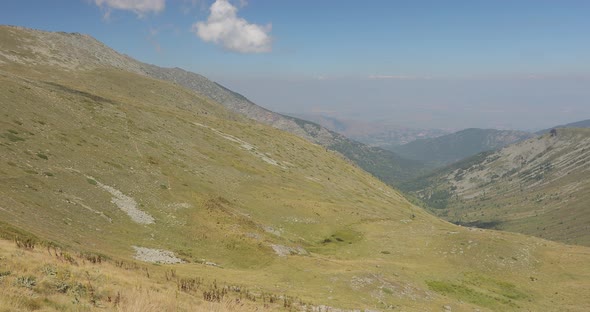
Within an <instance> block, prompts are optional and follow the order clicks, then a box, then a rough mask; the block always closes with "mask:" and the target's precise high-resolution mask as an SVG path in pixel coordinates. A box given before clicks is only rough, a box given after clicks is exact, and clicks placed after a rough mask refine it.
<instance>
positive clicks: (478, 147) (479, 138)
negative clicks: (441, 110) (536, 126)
mask: <svg viewBox="0 0 590 312" xmlns="http://www.w3.org/2000/svg"><path fill="white" fill-rule="evenodd" d="M532 136H533V134H531V133H528V132H524V131H516V130H497V129H479V128H468V129H464V130H461V131H458V132H455V133H451V134H446V135H442V136H439V137H436V138H427V139H418V140H415V141H413V142H410V143H407V144H404V145H398V146H395V147H393V148H392V149H393V150H394V151H395V152H396V153H398V154H400V155H402V156H403V157H406V158H408V159H414V160H417V161H421V162H424V163H426V164H428V165H429V166H430V167H435V168H436V167H441V166H444V165H448V164H451V163H453V162H456V161H459V160H461V159H464V158H467V157H470V156H473V155H476V154H478V153H480V152H484V151H487V150H495V149H498V148H501V147H503V146H506V145H508V144H511V143H514V142H518V141H521V140H524V139H528V138H531V137H532Z"/></svg>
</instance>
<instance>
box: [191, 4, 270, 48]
mask: <svg viewBox="0 0 590 312" xmlns="http://www.w3.org/2000/svg"><path fill="white" fill-rule="evenodd" d="M241 3H245V2H241ZM237 13H238V9H237V8H236V7H235V6H233V5H232V4H231V3H229V2H228V1H227V0H216V1H215V2H214V3H213V4H212V5H211V14H209V17H208V18H207V21H206V22H197V23H195V24H193V27H192V31H193V32H194V33H195V34H197V36H199V38H201V39H202V40H203V41H206V42H213V43H215V44H220V45H222V46H223V47H224V48H226V49H228V50H231V51H235V52H240V53H263V52H270V51H271V49H272V47H271V46H272V39H271V37H270V35H269V33H270V31H271V29H272V25H271V24H268V25H265V26H260V25H256V24H251V23H248V21H246V20H245V19H243V18H241V17H238V16H237Z"/></svg>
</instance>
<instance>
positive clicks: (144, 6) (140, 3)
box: [94, 0, 166, 18]
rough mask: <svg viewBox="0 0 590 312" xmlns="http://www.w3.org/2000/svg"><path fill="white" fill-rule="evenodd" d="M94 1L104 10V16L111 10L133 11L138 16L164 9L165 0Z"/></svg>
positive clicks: (107, 15) (106, 16)
mask: <svg viewBox="0 0 590 312" xmlns="http://www.w3.org/2000/svg"><path fill="white" fill-rule="evenodd" d="M94 3H95V4H96V5H98V6H99V7H101V8H104V9H105V10H106V13H105V18H108V17H109V15H110V13H111V10H112V9H115V10H127V11H133V12H134V13H135V14H137V15H138V16H144V15H145V14H147V13H150V12H153V13H158V12H161V11H163V10H164V7H165V6H166V0H94Z"/></svg>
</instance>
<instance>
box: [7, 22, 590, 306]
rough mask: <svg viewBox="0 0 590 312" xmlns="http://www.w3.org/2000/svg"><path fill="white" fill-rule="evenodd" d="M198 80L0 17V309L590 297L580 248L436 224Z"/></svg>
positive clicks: (270, 116) (336, 157)
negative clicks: (5, 21) (6, 22)
mask: <svg viewBox="0 0 590 312" xmlns="http://www.w3.org/2000/svg"><path fill="white" fill-rule="evenodd" d="M183 77H184V78H183ZM199 77H202V76H198V75H196V74H191V73H188V72H185V71H183V70H180V69H162V68H158V67H154V66H152V65H147V64H143V63H140V62H138V61H135V60H133V59H132V58H130V57H128V56H125V55H121V54H119V53H116V52H115V51H113V50H111V49H109V48H107V47H106V46H104V45H103V44H102V43H100V42H98V41H96V40H95V39H93V38H91V37H90V36H87V35H82V34H77V33H56V32H45V31H39V30H32V29H27V28H22V27H11V26H0V104H1V107H2V114H0V177H1V179H2V183H0V237H2V238H3V240H2V241H1V243H0V265H1V266H0V298H1V299H2V300H0V309H2V310H7V311H14V310H17V311H18V310H23V311H28V310H47V311H55V310H57V311H80V310H84V311H98V310H109V309H110V310H119V311H150V310H151V311H162V310H164V311H192V310H205V311H206V310H221V309H226V310H234V311H240V310H242V311H252V310H260V309H269V310H285V311H293V310H311V311H327V310H333V311H339V310H340V311H347V310H348V311H359V310H365V311H368V310H373V311H374V310H379V311H386V310H403V311H436V310H442V311H451V310H452V311H526V310H529V311H547V310H556V309H557V310H560V311H585V310H587V308H588V307H589V306H590V298H589V297H588V296H587V294H588V293H590V283H589V282H588V281H589V280H590V267H588V265H587V263H588V261H590V249H589V248H588V247H585V246H573V245H565V244H562V243H559V242H553V241H549V240H545V239H541V238H537V237H531V236H526V235H523V234H518V233H510V232H500V231H493V230H485V229H477V228H470V227H464V226H459V225H454V224H452V223H449V222H447V221H444V220H441V219H439V218H437V217H435V216H433V215H432V214H430V213H428V212H427V211H425V210H424V209H422V208H420V207H418V206H416V205H414V204H412V203H411V202H409V201H408V200H407V199H406V198H405V197H404V196H403V195H402V194H401V193H400V192H399V191H397V190H396V189H394V188H392V187H390V186H389V185H387V184H385V183H383V182H382V181H380V180H378V179H376V178H375V177H374V176H373V175H371V174H369V173H367V172H365V171H364V170H362V169H361V168H360V167H359V166H356V165H354V164H353V163H351V161H350V160H349V159H347V158H345V157H343V156H342V155H341V154H339V153H337V152H334V151H332V150H328V149H327V147H328V146H326V145H318V144H317V143H320V142H324V140H325V141H326V142H331V141H330V140H335V141H336V142H332V143H331V144H332V145H331V146H336V147H339V148H340V147H344V148H345V149H353V150H355V152H353V153H352V154H355V155H359V156H362V157H367V156H363V155H362V153H361V152H356V150H357V149H356V148H357V147H356V145H354V144H353V143H348V142H349V141H345V139H342V140H343V141H340V142H339V141H338V140H339V139H338V138H340V136H338V135H335V134H333V133H332V132H329V131H327V130H323V128H321V127H319V126H314V125H313V124H312V123H308V122H304V121H300V120H299V119H291V118H288V117H285V116H280V115H277V114H274V113H272V112H269V111H266V110H264V109H262V108H259V107H257V106H252V105H250V104H248V103H247V100H246V99H245V98H243V97H241V96H239V95H237V94H235V93H233V92H231V91H230V90H227V89H225V88H223V87H222V86H220V85H218V84H215V83H212V82H210V81H209V80H207V79H205V78H204V77H203V78H199ZM191 85H194V87H191ZM208 92H210V93H208ZM215 97H217V98H215ZM222 101H223V102H224V103H221V102H222ZM232 105H234V106H232ZM253 118H254V119H258V118H259V119H264V120H266V122H258V121H256V120H253ZM270 125H272V126H270ZM277 125H280V127H285V128H289V129H292V131H290V132H287V131H283V130H280V129H277V128H275V127H274V126H277ZM277 127H278V126H277ZM291 132H299V133H298V134H297V135H294V134H293V133H291ZM560 135H561V131H558V136H560ZM564 135H565V134H564ZM544 140H545V139H544ZM546 140H555V139H554V138H547V139H546ZM342 142H346V143H342ZM351 142H354V141H351ZM355 144H356V143H355ZM358 144H360V143H358ZM351 145H352V146H351ZM556 146H560V145H559V144H557V145H556ZM336 147H333V148H334V149H336ZM363 148H367V151H369V152H367V153H369V155H373V151H374V150H373V149H370V148H368V147H363ZM379 151H380V150H379ZM343 154H345V155H346V153H343ZM386 155H392V154H386ZM567 155H571V156H573V155H577V154H567ZM387 157H392V156H387ZM563 160H564V161H566V160H567V161H570V163H571V159H570V156H567V157H566V158H564V159H563ZM371 161H374V160H369V161H368V162H369V163H371ZM554 163H555V165H557V163H558V162H554ZM373 164H374V165H375V166H379V165H380V164H378V163H373ZM574 164H575V163H574ZM568 168H569V167H568ZM403 169H407V168H403ZM379 170H381V169H379ZM544 200H545V199H544ZM547 200H548V199H547Z"/></svg>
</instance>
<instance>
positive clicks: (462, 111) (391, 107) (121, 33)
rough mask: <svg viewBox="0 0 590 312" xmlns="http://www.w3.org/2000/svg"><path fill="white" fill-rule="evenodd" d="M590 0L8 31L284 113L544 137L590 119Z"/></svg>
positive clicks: (382, 4)
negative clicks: (113, 55) (49, 37)
mask: <svg viewBox="0 0 590 312" xmlns="http://www.w3.org/2000/svg"><path fill="white" fill-rule="evenodd" d="M589 16H590V1H587V0H486V1H484V0H446V1H443V0H430V1H427V0H367V1H352V0H350V1H349V0H298V1H288V0H52V1H43V0H18V1H17V0H14V1H9V0H7V1H3V2H2V5H1V8H0V24H9V25H19V26H25V27H30V28H36V29H42V30H50V31H66V32H80V33H85V34H89V35H91V36H93V37H95V38H96V39H98V40H100V41H102V42H104V43H105V44H107V45H108V46H110V47H112V48H114V49H115V50H117V51H119V52H121V53H125V54H127V55H130V56H132V57H134V58H136V59H138V60H140V61H143V62H147V63H151V64H156V65H159V66H165V67H181V68H184V69H187V70H190V71H193V72H196V73H199V74H202V75H204V76H206V77H208V78H210V79H212V80H214V81H217V82H219V83H221V84H223V85H225V86H226V87H229V88H230V89H232V90H234V91H237V92H239V93H241V94H243V95H244V96H246V97H248V98H249V99H250V100H252V101H253V102H255V103H257V104H259V105H261V106H264V107H266V108H269V109H272V110H274V111H278V112H283V113H295V114H309V113H316V114H324V115H329V116H332V117H339V118H345V119H359V120H365V121H371V120H386V121H391V122H393V123H396V124H399V125H400V126H405V127H416V128H447V129H461V128H467V127H480V128H512V129H524V130H534V129H541V128H546V127H551V126H554V125H556V124H563V123H568V122H573V121H578V120H582V119H590V18H589Z"/></svg>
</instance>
